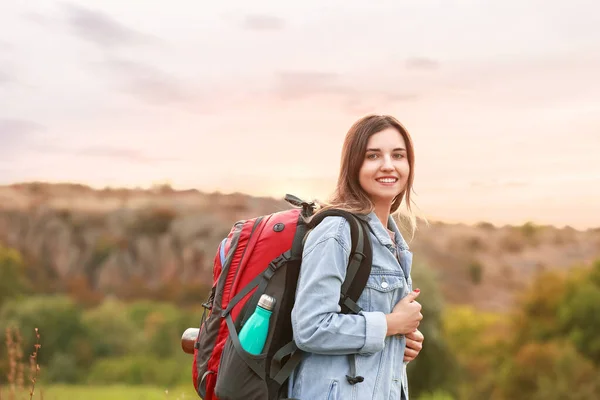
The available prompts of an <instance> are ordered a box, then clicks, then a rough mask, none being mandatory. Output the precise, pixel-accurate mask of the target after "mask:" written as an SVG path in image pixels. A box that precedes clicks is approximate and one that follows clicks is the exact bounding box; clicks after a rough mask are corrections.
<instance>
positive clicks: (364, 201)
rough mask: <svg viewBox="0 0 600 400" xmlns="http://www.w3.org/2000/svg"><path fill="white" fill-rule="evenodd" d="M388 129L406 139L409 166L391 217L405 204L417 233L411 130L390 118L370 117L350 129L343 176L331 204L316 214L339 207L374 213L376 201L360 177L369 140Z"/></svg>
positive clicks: (363, 118) (391, 211)
mask: <svg viewBox="0 0 600 400" xmlns="http://www.w3.org/2000/svg"><path fill="white" fill-rule="evenodd" d="M388 128H393V129H396V130H397V131H398V132H399V133H400V134H401V135H402V137H403V138H404V142H405V143H406V153H407V154H406V155H407V159H408V164H409V166H410V172H409V174H408V180H407V182H406V187H405V189H404V190H403V191H402V192H401V193H400V194H399V195H398V196H397V197H396V199H395V200H394V202H393V203H392V206H391V208H390V214H394V213H396V212H397V211H398V209H399V207H400V205H401V204H402V202H404V204H405V207H406V209H407V211H408V214H409V215H408V216H409V219H410V227H411V230H412V231H413V232H414V228H415V224H414V217H413V215H412V209H411V199H410V194H411V191H412V185H413V180H414V166H415V152H414V148H413V142H412V139H411V137H410V135H409V133H408V131H407V130H406V129H405V128H404V127H403V126H402V124H401V123H400V122H399V121H398V120H397V119H396V118H394V117H392V116H390V115H367V116H365V117H362V118H361V119H359V120H358V121H356V122H355V123H354V124H353V125H352V126H351V127H350V129H349V130H348V133H347V134H346V139H345V140H344V146H343V148H342V158H341V163H340V173H339V175H338V180H337V185H336V188H335V191H334V192H333V195H332V196H331V197H330V199H329V201H327V202H322V203H321V205H322V207H321V208H320V209H319V210H318V211H317V213H318V212H321V211H323V210H327V209H330V208H338V209H342V210H346V211H349V212H352V213H355V214H368V213H370V212H371V211H373V210H374V205H373V202H372V201H371V199H370V198H369V196H368V195H367V193H366V192H365V191H364V190H363V188H362V187H361V186H360V183H359V178H358V175H359V172H360V169H361V167H362V164H363V161H364V159H365V154H366V151H367V143H368V141H369V138H370V137H371V136H373V135H374V134H376V133H379V132H381V131H383V130H385V129H388Z"/></svg>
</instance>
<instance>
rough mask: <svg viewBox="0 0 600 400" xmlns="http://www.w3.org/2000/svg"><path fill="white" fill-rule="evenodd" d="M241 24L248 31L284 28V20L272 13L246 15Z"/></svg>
mask: <svg viewBox="0 0 600 400" xmlns="http://www.w3.org/2000/svg"><path fill="white" fill-rule="evenodd" d="M241 26H242V28H244V29H247V30H249V31H281V30H283V29H284V28H285V20H283V19H282V18H279V17H275V16H272V15H266V14H253V15H246V16H245V17H244V19H243V20H242V24H241Z"/></svg>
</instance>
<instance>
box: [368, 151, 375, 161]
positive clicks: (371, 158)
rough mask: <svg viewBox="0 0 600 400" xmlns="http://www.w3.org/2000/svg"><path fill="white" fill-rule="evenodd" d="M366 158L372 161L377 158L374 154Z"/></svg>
mask: <svg viewBox="0 0 600 400" xmlns="http://www.w3.org/2000/svg"><path fill="white" fill-rule="evenodd" d="M367 158H368V159H369V160H374V159H376V158H377V154H375V153H371V154H367Z"/></svg>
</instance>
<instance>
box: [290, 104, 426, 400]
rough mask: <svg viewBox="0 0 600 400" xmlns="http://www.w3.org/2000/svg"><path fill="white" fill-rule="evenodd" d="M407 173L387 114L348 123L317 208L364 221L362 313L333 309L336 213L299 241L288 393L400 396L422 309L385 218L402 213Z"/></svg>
mask: <svg viewBox="0 0 600 400" xmlns="http://www.w3.org/2000/svg"><path fill="white" fill-rule="evenodd" d="M413 177H414V150H413V146H412V140H411V138H410V135H409V134H408V132H407V131H406V130H405V129H404V127H403V126H402V125H401V124H400V122H398V121H397V120H396V119H395V118H393V117H391V116H385V115H384V116H382V115H370V116H366V117H364V118H362V119H360V120H358V121H357V122H356V123H355V124H354V125H353V126H352V127H351V128H350V130H349V131H348V133H347V135H346V139H345V142H344V147H343V151H342V162H341V170H340V174H339V177H338V182H337V187H336V190H335V192H334V195H333V196H332V199H331V200H330V201H329V203H328V204H326V205H325V206H324V207H323V208H322V210H324V209H327V208H341V209H344V210H347V211H350V212H353V213H355V214H356V215H358V216H360V217H361V218H363V219H364V220H365V221H367V223H368V226H369V230H370V239H371V244H372V247H373V263H372V270H371V275H370V276H369V280H368V282H367V286H366V288H365V290H364V291H363V293H362V295H361V297H360V298H359V300H358V305H359V306H360V307H361V308H362V310H363V311H361V312H360V313H359V314H341V313H340V307H339V306H338V301H339V293H340V288H341V284H342V282H343V281H344V277H345V274H346V266H347V262H348V257H349V249H350V243H351V240H350V229H349V225H348V222H347V221H346V220H345V219H343V218H342V217H337V216H329V217H326V218H325V219H324V220H323V221H322V222H321V223H320V224H319V225H317V227H316V228H315V229H314V230H312V231H311V232H310V233H309V235H308V236H307V238H306V243H305V247H304V252H303V261H302V265H301V269H300V277H299V281H298V289H297V298H296V302H295V306H294V309H293V310H292V326H293V331H294V339H295V341H296V344H297V346H298V347H299V348H300V349H301V350H304V351H305V352H307V353H308V355H307V356H306V357H305V359H304V360H303V361H302V363H301V364H300V365H299V366H298V367H297V368H296V370H295V372H294V374H293V375H292V376H291V377H290V381H289V393H288V395H289V396H288V397H290V398H295V399H301V400H313V399H344V400H350V399H357V400H363V399H382V400H383V399H385V400H388V399H408V382H407V377H406V362H408V361H410V360H412V359H414V357H416V355H417V354H418V352H419V351H420V349H421V343H422V341H423V336H422V334H421V333H420V332H419V331H418V330H417V328H418V326H419V323H420V321H421V319H422V318H423V315H422V314H421V305H420V304H419V303H418V302H417V301H416V300H415V299H416V297H417V296H418V295H419V289H415V290H414V291H413V290H412V280H411V278H410V271H411V263H412V253H411V252H410V251H409V250H408V246H407V244H406V242H405V241H404V239H403V238H402V235H401V234H400V231H399V230H398V227H397V225H396V223H395V221H394V219H393V217H392V215H393V214H394V213H396V212H397V211H398V209H399V207H400V205H401V204H404V205H405V207H406V208H407V210H408V211H409V212H410V192H411V189H412V183H413ZM411 221H414V218H412V219H411ZM411 225H412V228H413V229H414V222H412V223H411ZM407 342H408V343H410V348H407Z"/></svg>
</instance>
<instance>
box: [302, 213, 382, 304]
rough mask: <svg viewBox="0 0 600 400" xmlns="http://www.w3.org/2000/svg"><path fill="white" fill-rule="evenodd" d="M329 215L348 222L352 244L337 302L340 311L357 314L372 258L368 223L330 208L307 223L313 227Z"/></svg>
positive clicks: (369, 272)
mask: <svg viewBox="0 0 600 400" xmlns="http://www.w3.org/2000/svg"><path fill="white" fill-rule="evenodd" d="M329 216H339V217H343V218H345V219H346V221H348V223H349V224H350V237H351V238H352V244H351V248H350V257H349V260H348V268H347V271H346V278H345V279H344V282H343V283H342V290H341V293H340V303H339V304H340V306H341V307H342V313H344V314H350V313H352V314H358V313H359V312H360V311H362V309H361V308H360V307H359V306H358V305H357V304H356V302H357V301H358V298H359V297H360V295H361V294H362V292H363V290H364V288H365V286H366V285H367V280H368V279H369V275H370V274H371V262H372V259H373V249H372V247H371V240H370V238H369V229H368V225H367V223H366V222H365V221H364V220H362V219H361V218H359V217H357V216H356V215H354V214H352V213H350V212H348V211H344V210H336V209H332V210H326V211H323V212H321V213H319V214H317V215H316V216H315V217H313V219H312V220H311V221H310V223H309V225H310V227H311V228H313V227H315V226H316V225H318V224H319V223H320V222H321V221H323V219H325V218H326V217H329Z"/></svg>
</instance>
